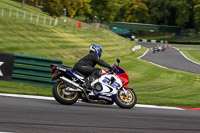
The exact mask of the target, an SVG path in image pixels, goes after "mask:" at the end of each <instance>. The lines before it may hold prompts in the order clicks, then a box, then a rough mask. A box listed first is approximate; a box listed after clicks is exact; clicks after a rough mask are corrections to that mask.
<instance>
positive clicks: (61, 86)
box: [52, 81, 79, 105]
mask: <svg viewBox="0 0 200 133" xmlns="http://www.w3.org/2000/svg"><path fill="white" fill-rule="evenodd" d="M68 88H70V86H69V85H68V84H65V83H64V82H62V81H58V82H56V83H55V84H54V86H53V89H52V92H53V96H54V98H55V99H56V101H57V102H59V103H61V104H65V105H71V104H74V103H75V102H76V101H77V100H78V98H79V93H78V92H77V91H68V90H67V89H68Z"/></svg>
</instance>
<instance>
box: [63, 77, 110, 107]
mask: <svg viewBox="0 0 200 133" xmlns="http://www.w3.org/2000/svg"><path fill="white" fill-rule="evenodd" d="M60 79H61V80H62V81H63V82H65V83H68V84H71V85H73V86H74V87H76V88H78V89H80V90H81V91H82V92H83V93H84V94H85V96H86V98H87V100H88V102H89V103H101V104H107V103H108V102H107V101H104V100H92V99H90V98H89V97H88V94H87V93H86V91H85V89H84V88H82V87H81V86H79V84H77V83H74V82H73V81H71V80H69V79H68V78H65V77H64V76H61V77H60ZM74 90H75V89H74Z"/></svg>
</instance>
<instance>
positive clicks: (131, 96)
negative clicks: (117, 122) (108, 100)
mask: <svg viewBox="0 0 200 133" xmlns="http://www.w3.org/2000/svg"><path fill="white" fill-rule="evenodd" d="M124 89H125V91H126V93H127V95H126V94H125V92H124V91H123V89H119V90H118V92H117V94H116V97H115V103H116V104H117V105H118V106H119V107H121V108H125V109H130V108H132V107H134V106H135V104H136V102H137V97H136V94H135V92H134V91H133V89H131V88H124Z"/></svg>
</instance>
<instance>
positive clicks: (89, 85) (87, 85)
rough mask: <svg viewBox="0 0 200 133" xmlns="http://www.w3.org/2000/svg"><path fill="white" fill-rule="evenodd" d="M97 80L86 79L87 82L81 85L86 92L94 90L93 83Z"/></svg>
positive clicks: (91, 77) (92, 78)
mask: <svg viewBox="0 0 200 133" xmlns="http://www.w3.org/2000/svg"><path fill="white" fill-rule="evenodd" d="M94 80H95V78H94V77H93V76H90V77H88V78H86V79H85V82H84V83H83V84H82V85H81V86H82V87H83V88H84V89H86V90H94V87H92V86H91V83H92V82H93V81H94Z"/></svg>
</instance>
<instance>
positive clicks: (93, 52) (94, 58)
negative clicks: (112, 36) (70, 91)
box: [74, 44, 112, 89]
mask: <svg viewBox="0 0 200 133" xmlns="http://www.w3.org/2000/svg"><path fill="white" fill-rule="evenodd" d="M101 53H102V48H101V46H100V45H98V44H92V45H91V46H90V53H89V54H88V55H86V56H85V57H83V58H82V59H80V60H79V61H78V62H77V63H76V64H75V65H74V69H75V70H77V71H78V72H80V73H81V74H83V75H85V76H89V75H90V76H89V77H88V78H86V80H85V83H84V84H83V85H82V87H84V88H86V89H93V88H92V87H91V83H92V82H93V81H94V80H95V79H97V78H99V77H100V76H101V69H99V68H95V65H96V64H98V65H100V66H102V67H106V68H109V69H112V66H111V65H109V64H107V63H106V62H104V61H103V60H100V58H101Z"/></svg>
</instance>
